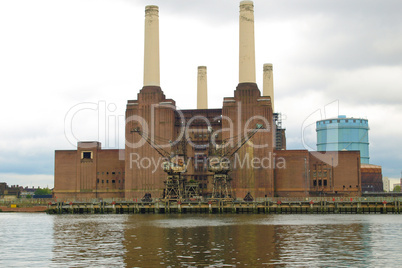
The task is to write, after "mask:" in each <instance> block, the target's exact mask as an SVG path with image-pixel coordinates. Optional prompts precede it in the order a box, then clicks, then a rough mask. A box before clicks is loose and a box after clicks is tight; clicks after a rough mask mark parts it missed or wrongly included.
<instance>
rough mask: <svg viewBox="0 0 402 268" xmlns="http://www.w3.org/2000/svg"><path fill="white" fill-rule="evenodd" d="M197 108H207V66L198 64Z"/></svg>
mask: <svg viewBox="0 0 402 268" xmlns="http://www.w3.org/2000/svg"><path fill="white" fill-rule="evenodd" d="M197 109H208V91H207V67H206V66H198V79H197Z"/></svg>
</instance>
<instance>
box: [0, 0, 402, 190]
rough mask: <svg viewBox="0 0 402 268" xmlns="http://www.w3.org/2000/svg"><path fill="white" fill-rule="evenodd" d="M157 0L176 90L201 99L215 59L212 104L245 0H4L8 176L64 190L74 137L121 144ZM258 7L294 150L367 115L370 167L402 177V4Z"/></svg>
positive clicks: (0, 71) (167, 67)
mask: <svg viewBox="0 0 402 268" xmlns="http://www.w3.org/2000/svg"><path fill="white" fill-rule="evenodd" d="M148 4H156V5H158V6H159V11H160V17H159V20H160V62H161V87H162V90H163V91H164V93H165V95H166V96H167V98H172V99H174V100H175V101H176V104H177V106H178V107H179V108H181V109H194V108H196V87H197V66H200V65H206V66H207V68H208V94H209V95H208V98H209V107H210V108H221V107H222V101H223V97H230V96H233V91H234V90H235V88H236V85H237V84H238V15H239V14H238V12H239V7H238V6H239V1H237V0H219V1H216V0H203V1H189V0H168V1H166V0H163V1H162V0H160V1H157V0H155V1H145V0H138V1H128V0H126V1H123V0H120V1H118V0H109V1H108V0H103V1H98V0H92V1H88V0H79V1H72V0H69V1H54V0H48V1H41V0H40V1H38V0H37V1H31V0H27V1H23V0H21V1H12V0H4V1H0V38H1V42H0V89H1V98H0V114H1V115H0V127H1V128H0V181H6V182H7V183H8V184H9V185H11V184H20V185H21V184H22V185H24V186H31V185H32V186H42V187H44V186H49V187H53V174H54V151H55V150H60V149H71V150H73V149H75V148H76V140H100V141H101V142H102V145H103V147H104V148H116V147H119V148H123V147H124V141H123V140H122V139H120V140H119V139H118V137H119V136H120V137H121V136H122V135H121V134H122V132H123V130H124V123H123V121H122V120H121V119H122V118H123V117H124V111H125V104H126V102H127V100H128V99H136V98H137V93H138V92H139V90H140V89H141V87H142V83H143V81H142V80H143V69H142V68H143V40H144V38H143V37H144V8H145V5H148ZM254 6H255V35H256V36H255V41H256V70H257V84H258V86H259V87H260V89H262V67H263V64H264V63H272V64H273V67H274V90H275V109H276V112H281V113H282V115H283V119H284V120H283V124H284V126H285V127H286V133H287V147H288V149H304V148H307V149H315V143H316V134H315V124H314V123H315V120H318V119H324V118H327V117H333V116H337V115H338V114H344V115H347V116H349V117H363V118H367V119H368V120H369V125H370V132H369V140H370V163H371V164H376V165H381V166H382V168H383V175H384V176H388V177H393V178H399V177H400V174H401V173H400V172H401V170H402V153H401V152H402V142H401V137H402V124H401V123H402V122H401V121H402V120H401V119H402V16H401V14H400V12H401V10H402V1H399V0H394V1H391V0H386V1H383V0H378V1H370V0H359V1H350V0H347V1H346V0H337V1H333V0H328V1H326V0H316V1H300V0H293V1H290V0H281V1H273V0H272V1H268V0H255V1H254ZM83 108H85V110H83ZM66 118H67V122H72V123H71V124H67V125H68V126H69V125H71V129H72V131H70V130H69V129H67V130H66V133H67V134H66V133H65V119H66ZM119 121H120V122H121V123H120V124H119V123H118V122H119ZM99 122H101V123H100V124H99ZM116 125H120V126H116ZM106 130H107V131H106ZM105 133H106V134H105ZM303 133H304V134H303ZM72 134H73V135H74V136H72Z"/></svg>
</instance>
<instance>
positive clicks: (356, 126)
mask: <svg viewBox="0 0 402 268" xmlns="http://www.w3.org/2000/svg"><path fill="white" fill-rule="evenodd" d="M316 131H317V150H318V151H360V159H361V163H363V164H369V159H370V156H369V138H368V131H369V126H368V120H367V119H362V118H347V117H346V116H344V115H340V116H338V118H332V119H325V120H320V121H317V122H316Z"/></svg>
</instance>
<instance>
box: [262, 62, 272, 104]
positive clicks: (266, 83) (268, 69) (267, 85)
mask: <svg viewBox="0 0 402 268" xmlns="http://www.w3.org/2000/svg"><path fill="white" fill-rule="evenodd" d="M263 72H264V75H263V94H262V95H263V96H270V97H271V104H272V111H274V77H273V72H272V64H271V63H265V64H264V68H263Z"/></svg>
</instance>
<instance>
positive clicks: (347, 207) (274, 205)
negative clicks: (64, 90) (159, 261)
mask: <svg viewBox="0 0 402 268" xmlns="http://www.w3.org/2000/svg"><path fill="white" fill-rule="evenodd" d="M401 201H402V198H401V197H387V198H381V197H371V198H370V197H367V198H363V197H357V198H304V199H299V200H298V199H295V198H292V199H284V198H269V199H268V198H267V199H265V200H256V201H244V200H179V201H177V200H155V201H147V202H143V201H138V202H137V201H124V200H123V201H122V200H120V201H119V200H110V201H91V202H84V201H74V202H73V201H71V202H68V203H67V202H49V203H48V205H47V210H46V212H47V213H48V214H145V213H152V214H169V213H216V214H217V213H233V214H236V213H255V214H258V213H261V214H344V213H348V214H370V213H380V214H387V213H392V214H400V212H401Z"/></svg>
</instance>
